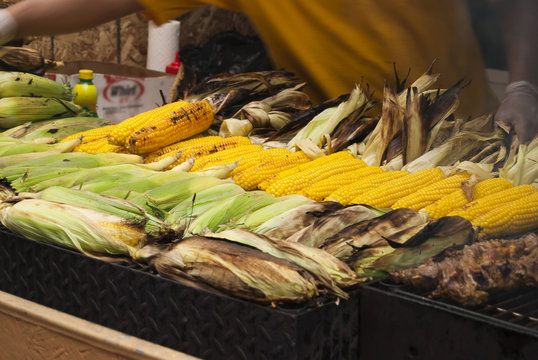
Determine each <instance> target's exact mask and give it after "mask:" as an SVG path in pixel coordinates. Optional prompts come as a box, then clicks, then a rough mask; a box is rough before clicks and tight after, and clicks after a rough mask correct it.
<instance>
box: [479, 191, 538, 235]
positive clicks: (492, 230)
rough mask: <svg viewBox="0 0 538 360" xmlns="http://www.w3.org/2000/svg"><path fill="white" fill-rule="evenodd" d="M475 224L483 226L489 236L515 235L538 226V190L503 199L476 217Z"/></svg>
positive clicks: (483, 230)
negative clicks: (510, 199) (516, 197)
mask: <svg viewBox="0 0 538 360" xmlns="http://www.w3.org/2000/svg"><path fill="white" fill-rule="evenodd" d="M520 186H521V185H520ZM516 187H517V186H516ZM505 191H507V190H505ZM473 224H474V225H476V226H479V227H481V228H482V232H483V233H484V234H485V235H486V236H488V237H498V236H507V235H515V234H518V233H522V232H525V231H530V230H533V229H536V228H538V191H534V192H532V193H531V194H529V195H526V196H522V197H520V198H519V199H517V200H513V201H508V202H506V201H503V203H500V204H498V205H497V206H496V207H495V208H493V209H491V210H490V211H488V212H486V213H483V214H481V215H478V216H477V217H475V218H474V219H473Z"/></svg>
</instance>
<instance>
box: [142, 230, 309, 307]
mask: <svg viewBox="0 0 538 360" xmlns="http://www.w3.org/2000/svg"><path fill="white" fill-rule="evenodd" d="M134 258H135V259H136V260H137V261H139V262H142V261H146V262H148V263H149V264H150V265H151V266H153V267H154V268H155V269H156V270H157V272H158V273H159V274H160V275H161V276H163V277H168V278H171V279H174V280H177V281H179V282H184V283H188V284H190V285H191V286H196V287H202V288H205V289H207V290H214V289H216V290H218V291H222V292H224V293H227V294H230V295H232V296H236V297H239V298H242V299H247V300H253V301H260V302H266V303H267V302H281V301H287V302H302V301H305V300H308V299H310V298H312V297H314V296H316V295H317V294H318V289H317V284H316V281H315V279H314V277H313V276H312V275H311V274H310V273H309V272H308V271H306V270H304V269H303V268H301V267H299V266H297V265H295V264H293V263H291V262H290V261H286V260H282V259H278V258H276V257H274V256H272V255H269V254H265V253H263V252H261V251H259V250H257V249H254V248H252V247H249V246H244V245H240V244H237V243H232V242H229V241H225V240H220V239H212V238H206V237H202V236H191V237H189V238H186V239H183V240H182V241H180V242H177V243H174V244H172V245H170V246H168V247H167V248H164V249H163V248H159V247H156V246H149V245H148V246H145V247H143V248H142V249H140V251H138V252H137V254H136V255H135V257H134Z"/></svg>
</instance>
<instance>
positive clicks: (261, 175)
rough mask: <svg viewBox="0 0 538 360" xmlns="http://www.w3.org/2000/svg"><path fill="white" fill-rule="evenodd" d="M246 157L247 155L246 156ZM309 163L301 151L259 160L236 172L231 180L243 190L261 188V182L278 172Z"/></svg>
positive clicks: (308, 159)
mask: <svg viewBox="0 0 538 360" xmlns="http://www.w3.org/2000/svg"><path fill="white" fill-rule="evenodd" d="M246 156H248V155H246ZM307 162H310V158H309V157H308V156H307V155H306V154H305V153H304V152H302V151H298V152H295V153H290V154H285V155H283V156H280V157H278V156H277V157H275V158H271V159H266V160H261V161H260V162H259V163H258V164H256V165H254V166H251V167H248V168H246V169H244V170H243V171H241V172H236V173H235V174H234V175H233V179H234V181H235V183H236V184H238V185H239V186H241V187H242V188H243V189H245V190H254V189H256V188H257V187H259V188H260V189H261V188H262V186H261V184H262V182H265V181H268V179H270V178H272V177H274V176H275V175H277V174H278V173H279V172H280V171H283V170H286V169H290V168H294V167H296V166H297V165H299V164H304V163H307Z"/></svg>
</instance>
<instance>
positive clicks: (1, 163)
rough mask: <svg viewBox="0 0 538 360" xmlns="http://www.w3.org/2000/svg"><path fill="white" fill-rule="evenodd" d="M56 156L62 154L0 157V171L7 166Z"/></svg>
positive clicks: (28, 154)
mask: <svg viewBox="0 0 538 360" xmlns="http://www.w3.org/2000/svg"><path fill="white" fill-rule="evenodd" d="M57 154H62V153H61V152H58V151H41V152H34V153H26V154H15V155H7V156H2V157H0V169H4V168H6V167H9V166H13V165H17V164H20V163H24V162H26V161H28V160H34V159H41V158H46V157H47V156H49V155H57Z"/></svg>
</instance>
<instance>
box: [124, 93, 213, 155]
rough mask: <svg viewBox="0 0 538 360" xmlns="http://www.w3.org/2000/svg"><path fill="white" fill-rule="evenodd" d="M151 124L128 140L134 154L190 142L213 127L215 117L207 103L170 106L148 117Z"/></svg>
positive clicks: (154, 111) (138, 129) (163, 107)
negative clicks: (193, 137)
mask: <svg viewBox="0 0 538 360" xmlns="http://www.w3.org/2000/svg"><path fill="white" fill-rule="evenodd" d="M146 116H147V118H148V122H146V123H144V124H143V126H142V127H139V128H136V129H135V130H134V131H133V132H132V133H131V134H130V135H129V136H128V137H127V140H126V141H125V147H126V148H127V150H129V152H131V153H133V154H148V153H150V152H152V151H155V150H157V149H160V148H162V147H164V146H167V145H170V144H173V143H176V142H178V141H181V140H184V139H188V138H190V137H191V136H194V135H196V134H199V133H201V132H202V131H205V130H207V129H208V128H209V126H211V123H212V122H213V118H214V114H213V109H212V108H211V105H209V102H207V101H205V100H204V101H198V102H194V103H187V104H185V103H182V102H178V103H171V104H168V105H165V106H161V107H159V108H157V109H154V110H152V111H151V113H149V114H147V115H146Z"/></svg>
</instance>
